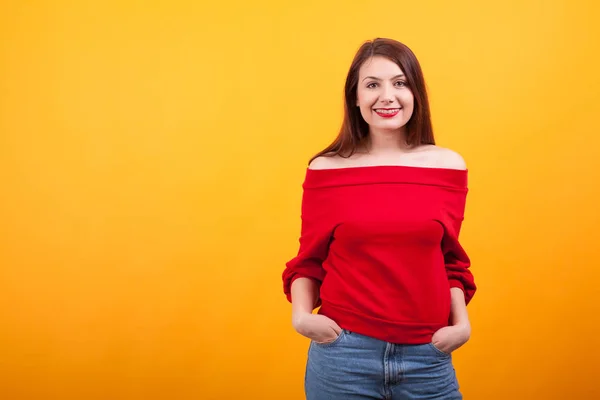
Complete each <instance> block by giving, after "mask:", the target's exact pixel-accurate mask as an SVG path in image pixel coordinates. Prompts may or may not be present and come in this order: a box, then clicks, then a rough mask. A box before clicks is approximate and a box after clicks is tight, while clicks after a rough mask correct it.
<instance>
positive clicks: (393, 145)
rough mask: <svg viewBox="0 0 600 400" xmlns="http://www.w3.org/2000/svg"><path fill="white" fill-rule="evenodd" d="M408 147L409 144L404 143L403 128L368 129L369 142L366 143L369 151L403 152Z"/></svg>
mask: <svg viewBox="0 0 600 400" xmlns="http://www.w3.org/2000/svg"><path fill="white" fill-rule="evenodd" d="M410 148H411V146H409V145H408V144H407V143H406V131H405V129H400V130H394V131H385V130H384V131H380V130H374V129H371V130H370V131H369V143H368V144H367V150H368V151H369V153H388V152H390V151H392V152H397V151H402V152H403V151H408V150H409V149H410Z"/></svg>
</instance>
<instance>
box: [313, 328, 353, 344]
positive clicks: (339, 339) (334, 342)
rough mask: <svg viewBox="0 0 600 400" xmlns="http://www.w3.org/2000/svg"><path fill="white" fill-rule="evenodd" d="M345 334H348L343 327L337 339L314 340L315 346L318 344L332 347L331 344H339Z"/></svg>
mask: <svg viewBox="0 0 600 400" xmlns="http://www.w3.org/2000/svg"><path fill="white" fill-rule="evenodd" d="M344 336H346V330H345V329H342V330H341V331H340V334H339V335H338V336H337V337H336V338H335V339H333V340H332V341H331V342H327V343H319V342H315V341H314V340H313V341H312V342H313V344H314V345H315V346H318V347H330V346H334V345H336V344H338V343H339V342H340V341H341V340H342V338H343V337H344Z"/></svg>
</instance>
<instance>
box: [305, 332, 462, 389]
mask: <svg viewBox="0 0 600 400" xmlns="http://www.w3.org/2000/svg"><path fill="white" fill-rule="evenodd" d="M458 389H459V387H458V381H457V379H456V373H455V371H454V367H453V365H452V356H451V355H449V354H446V353H443V352H442V351H440V350H438V349H437V348H436V347H434V346H433V344H432V343H426V344H419V345H401V344H392V343H388V342H384V341H381V340H378V339H374V338H371V337H368V336H364V335H360V334H358V333H355V332H350V331H348V330H346V329H344V330H342V332H341V334H340V335H339V337H338V338H337V339H336V340H335V341H333V342H332V343H327V344H318V343H316V342H311V343H310V347H309V350H308V362H307V364H306V376H305V391H306V399H307V400H374V399H378V400H383V399H386V400H420V399H438V400H460V399H462V395H461V394H460V392H459V390H458Z"/></svg>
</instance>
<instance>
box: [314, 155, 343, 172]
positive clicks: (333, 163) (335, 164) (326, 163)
mask: <svg viewBox="0 0 600 400" xmlns="http://www.w3.org/2000/svg"><path fill="white" fill-rule="evenodd" d="M342 161H343V160H342V158H341V157H339V156H337V155H330V154H326V155H322V156H319V157H317V158H315V159H314V160H312V161H311V163H310V164H309V165H308V168H310V169H333V168H340V167H341V166H342V165H343V164H342Z"/></svg>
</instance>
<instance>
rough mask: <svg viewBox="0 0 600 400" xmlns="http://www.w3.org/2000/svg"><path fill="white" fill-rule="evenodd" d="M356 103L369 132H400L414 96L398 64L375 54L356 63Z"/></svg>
mask: <svg viewBox="0 0 600 400" xmlns="http://www.w3.org/2000/svg"><path fill="white" fill-rule="evenodd" d="M356 105H357V106H358V107H359V108H360V113H361V114H362V117H363V118H364V120H365V121H366V122H367V123H368V124H369V128H370V130H371V132H384V131H387V132H390V131H400V132H401V131H402V128H403V127H404V126H405V125H406V123H407V122H408V120H409V119H410V117H411V115H412V113H413V109H414V97H413V94H412V92H411V91H410V89H409V88H408V86H407V81H406V77H405V76H404V72H403V71H402V70H401V69H400V67H399V66H398V65H397V64H396V63H394V62H393V61H390V60H389V59H387V58H385V57H381V56H375V57H372V58H370V59H369V60H367V61H365V63H364V64H363V65H362V66H361V67H360V70H359V75H358V88H357V102H356Z"/></svg>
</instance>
